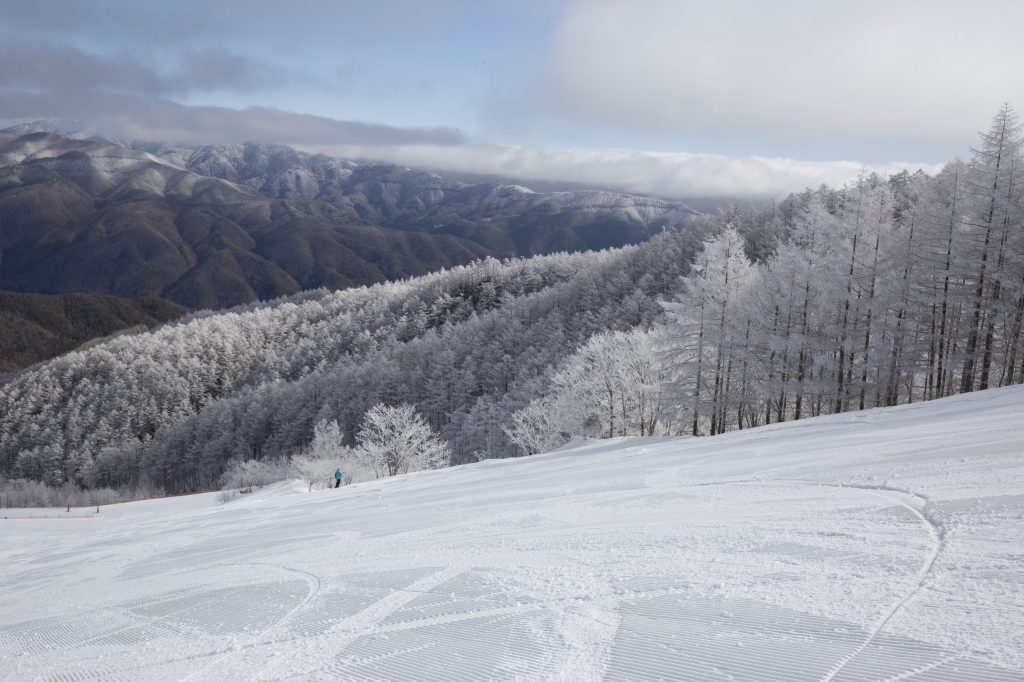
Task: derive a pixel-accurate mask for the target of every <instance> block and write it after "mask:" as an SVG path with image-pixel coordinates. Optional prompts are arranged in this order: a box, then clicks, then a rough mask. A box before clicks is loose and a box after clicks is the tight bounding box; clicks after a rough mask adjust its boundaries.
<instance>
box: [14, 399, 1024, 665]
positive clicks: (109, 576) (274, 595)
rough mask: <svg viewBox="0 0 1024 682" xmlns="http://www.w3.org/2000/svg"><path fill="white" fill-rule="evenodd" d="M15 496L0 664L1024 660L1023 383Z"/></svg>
mask: <svg viewBox="0 0 1024 682" xmlns="http://www.w3.org/2000/svg"><path fill="white" fill-rule="evenodd" d="M19 513H20V514H25V512H7V511H6V510H3V511H0V519H2V517H3V516H5V515H7V516H11V517H12V518H10V519H8V520H0V585H2V588H3V589H2V590H0V678H2V679H5V680H6V679H11V680H22V679H46V680H58V679H59V680H92V679H104V680H114V679H119V680H218V681H222V682H226V681H229V680H240V679H254V680H282V679H303V680H304V679H381V680H403V679H405V680H423V679H439V680H457V679H565V680H590V679H602V678H604V679H618V680H626V679H628V680H633V679H686V680H757V681H763V680H836V681H838V680H877V679H884V680H903V679H908V678H910V679H912V680H918V681H923V680H949V681H952V680H962V681H964V682H974V681H979V680H1021V679H1024V390H1021V389H1020V388H1013V389H1000V390H995V391H987V392H983V393H975V394H971V395H966V396H961V397H956V398H952V399H947V400H943V401H938V402H933V403H928V404H921V405H912V406H904V407H899V408H895V409H889V410H874V411H870V412H863V413H852V414H846V415H838V416H834V417H827V418H822V419H809V420H805V421H801V422H796V423H790V424H783V425H773V426H769V427H765V428H761V429H756V430H748V431H742V432H736V433H731V434H727V435H725V436H720V437H716V438H703V439H660V440H659V439H620V440H615V441H597V442H590V443H586V444H581V445H577V446H571V447H567V448H565V449H563V450H561V451H559V452H555V453H552V454H549V455H542V456H537V457H532V458H527V459H518V460H504V461H487V462H483V463H480V464H476V465H470V466H463V467H457V468H454V469H450V470H444V471H432V472H423V473H418V474H413V475H409V476H405V477H399V478H395V479H392V480H387V481H381V482H375V483H369V484H363V485H356V486H350V487H348V488H344V489H341V490H326V491H321V492H314V493H306V492H304V491H303V490H302V489H301V488H297V487H296V486H295V485H292V484H279V485H277V486H274V487H271V488H269V489H265V490H263V491H260V492H258V493H254V494H252V495H247V496H243V497H241V498H239V499H237V500H235V501H232V502H229V503H227V504H220V503H218V501H217V496H216V495H198V496H192V497H184V498H177V499H167V500H155V501H149V502H139V503H133V504H124V505H116V506H111V507H105V508H103V509H102V510H101V512H100V513H99V514H93V515H92V517H91V518H71V519H63V520H56V519H35V520H28V519H14V518H13V516H14V515H16V514H19ZM35 513H36V514H38V512H35ZM53 513H55V512H53ZM79 514H81V512H79Z"/></svg>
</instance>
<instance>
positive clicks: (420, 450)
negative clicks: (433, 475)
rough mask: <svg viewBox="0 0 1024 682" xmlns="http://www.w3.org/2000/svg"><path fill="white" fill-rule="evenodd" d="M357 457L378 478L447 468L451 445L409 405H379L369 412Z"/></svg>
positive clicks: (355, 453) (358, 441)
mask: <svg viewBox="0 0 1024 682" xmlns="http://www.w3.org/2000/svg"><path fill="white" fill-rule="evenodd" d="M353 454H354V455H355V457H356V458H357V459H358V460H359V461H360V462H361V463H363V464H364V465H365V466H367V467H368V468H370V469H372V470H373V471H374V472H375V473H376V474H377V476H378V477H381V476H394V475H396V474H403V473H407V472H409V471H419V470H421V469H437V468H439V467H443V466H447V464H448V458H449V456H450V454H451V453H450V452H449V450H448V445H447V444H446V443H445V442H444V441H442V440H441V439H440V438H439V437H438V435H437V434H436V433H435V432H434V430H433V429H431V428H430V425H429V424H427V422H426V421H425V420H424V419H423V417H422V416H420V415H419V414H417V413H416V408H415V407H413V406H412V405H410V404H408V403H402V404H400V405H395V406H389V405H385V404H384V403H378V404H376V405H374V406H373V407H371V408H370V409H369V410H367V411H366V415H365V416H364V418H363V423H362V426H361V427H360V428H359V434H358V436H357V439H356V448H355V450H354V453H353Z"/></svg>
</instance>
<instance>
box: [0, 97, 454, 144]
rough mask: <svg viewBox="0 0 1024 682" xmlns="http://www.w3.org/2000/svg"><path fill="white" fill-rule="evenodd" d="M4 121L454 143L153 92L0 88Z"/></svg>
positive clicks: (264, 138) (171, 137)
mask: <svg viewBox="0 0 1024 682" xmlns="http://www.w3.org/2000/svg"><path fill="white" fill-rule="evenodd" d="M0 112H3V116H4V118H5V119H7V121H8V122H14V121H18V120H31V119H37V118H57V119H64V120H68V121H74V122H75V124H76V125H77V126H78V127H79V128H80V129H81V130H82V131H83V132H86V133H94V134H97V135H104V136H107V137H113V138H119V139H125V140H142V141H153V142H169V143H178V144H238V143H242V142H264V143H268V144H283V145H293V146H318V145H364V146H368V147H378V146H389V145H422V144H429V145H438V146H442V145H452V144H459V143H461V142H463V141H464V138H463V135H462V133H460V132H459V131H458V130H455V129H452V128H397V127H393V126H387V125H380V124H375V123H363V122H359V121H339V120H337V119H332V118H326V117H323V116H314V115H312V114H300V113H295V112H290V111H282V110H281V109H273V108H269V107H248V108H245V109H232V108H230V107H213V106H189V105H185V104H179V103H177V102H173V101H170V100H167V99H163V98H159V97H146V96H138V95H124V94H117V93H110V92H99V91H94V92H81V93H68V92H62V93H60V94H56V93H35V92H25V91H21V90H11V89H7V90H4V89H0Z"/></svg>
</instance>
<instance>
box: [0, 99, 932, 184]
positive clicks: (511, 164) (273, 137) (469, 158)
mask: <svg viewBox="0 0 1024 682" xmlns="http://www.w3.org/2000/svg"><path fill="white" fill-rule="evenodd" d="M0 111H2V112H4V116H5V118H6V119H7V122H8V123H13V122H15V121H17V120H28V119H34V118H58V119H66V120H72V121H74V122H75V123H76V124H77V126H78V128H79V129H80V130H81V131H82V132H85V133H92V134H97V135H103V136H107V137H113V138H118V139H124V140H136V141H145V142H162V143H174V144H193V145H199V144H239V143H243V142H262V143H267V144H282V145H289V146H294V147H297V148H300V149H304V150H306V151H310V152H316V153H324V154H329V155H332V156H338V157H344V158H357V159H367V160H374V161H386V162H390V163H396V164H401V165H407V166H412V167H420V168H433V169H437V170H443V171H453V172H460V173H473V174H483V175H496V176H501V177H506V178H519V179H522V180H523V181H526V182H527V183H528V182H529V181H530V180H544V181H561V182H571V183H578V184H582V185H589V186H596V187H608V188H615V189H620V190H623V191H627V192H633V193H640V194H652V195H656V196H665V197H678V198H698V197H730V198H759V199H765V198H777V197H782V196H785V195H786V194H788V193H789V192H798V191H801V190H803V189H805V188H807V187H816V186H818V185H820V184H821V183H827V184H829V185H833V186H840V185H842V184H844V183H846V182H849V181H851V180H853V179H855V178H856V177H857V176H858V175H859V174H861V173H867V172H879V173H882V174H889V173H893V172H898V171H900V170H903V169H909V170H912V171H913V170H916V169H917V168H922V167H923V168H924V169H925V170H926V171H928V172H935V171H936V170H937V168H936V167H935V166H929V165H927V164H914V163H890V164H882V165H864V164H861V163H857V162H853V161H801V160H797V159H790V158H769V157H759V156H746V157H741V156H725V155H717V154H688V153H666V152H651V151H635V150H626V149H564V148H563V149H559V148H538V147H523V146H503V145H492V144H482V143H474V142H471V141H469V140H468V139H467V138H466V137H465V136H464V135H463V134H462V133H461V132H460V131H458V130H456V129H452V128H422V129H418V128H398V127H393V126H386V125H378V124H373V123H364V122H358V121H340V120H336V119H332V118H326V117H322V116H313V115H310V114H300V113H294V112H288V111H282V110H280V109H273V108H267V107H249V108H245V109H233V108H228V107H212V106H190V105H184V104H180V103H177V102H173V101H170V100H167V99H164V98H161V97H154V96H142V95H125V94H116V93H109V92H99V91H97V92H79V93H69V92H62V93H60V94H55V93H33V92H25V91H21V90H12V89H9V88H8V89H2V88H0Z"/></svg>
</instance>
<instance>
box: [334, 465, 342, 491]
mask: <svg viewBox="0 0 1024 682" xmlns="http://www.w3.org/2000/svg"><path fill="white" fill-rule="evenodd" d="M344 476H345V472H344V471H342V470H341V469H338V470H337V471H335V472H334V487H335V488H337V487H338V486H339V485H341V479H342V478H343V477H344Z"/></svg>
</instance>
